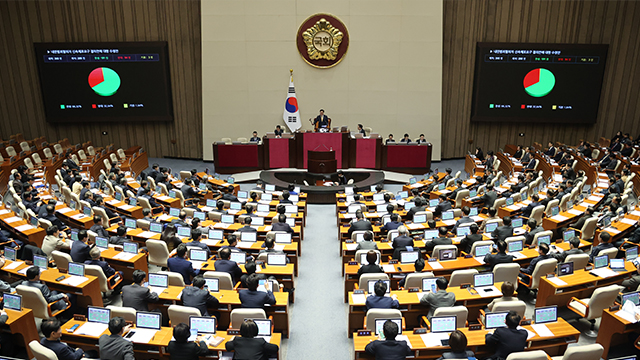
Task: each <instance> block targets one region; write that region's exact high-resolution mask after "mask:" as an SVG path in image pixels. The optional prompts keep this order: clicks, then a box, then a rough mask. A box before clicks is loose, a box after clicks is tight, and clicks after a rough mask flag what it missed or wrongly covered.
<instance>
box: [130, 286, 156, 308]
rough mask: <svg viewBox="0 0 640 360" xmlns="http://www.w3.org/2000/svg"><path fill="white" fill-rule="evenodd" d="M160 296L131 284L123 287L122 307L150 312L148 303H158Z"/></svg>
mask: <svg viewBox="0 0 640 360" xmlns="http://www.w3.org/2000/svg"><path fill="white" fill-rule="evenodd" d="M157 301H158V295H157V294H156V293H152V292H151V290H149V289H148V288H146V287H142V286H140V285H138V284H135V283H134V284H131V285H127V286H123V287H122V306H124V307H132V308H134V309H136V310H137V311H149V306H148V305H147V303H150V302H157Z"/></svg>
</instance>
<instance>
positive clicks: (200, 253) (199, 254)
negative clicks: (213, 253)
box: [189, 249, 207, 261]
mask: <svg viewBox="0 0 640 360" xmlns="http://www.w3.org/2000/svg"><path fill="white" fill-rule="evenodd" d="M189 259H191V260H194V261H207V251H206V250H196V249H191V250H189Z"/></svg>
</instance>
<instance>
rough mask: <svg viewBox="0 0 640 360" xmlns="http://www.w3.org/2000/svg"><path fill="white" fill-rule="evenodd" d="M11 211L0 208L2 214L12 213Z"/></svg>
mask: <svg viewBox="0 0 640 360" xmlns="http://www.w3.org/2000/svg"><path fill="white" fill-rule="evenodd" d="M10 212H11V211H9V210H7V209H2V210H0V215H7V214H8V213H10Z"/></svg>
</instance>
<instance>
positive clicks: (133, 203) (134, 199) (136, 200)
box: [129, 198, 138, 206]
mask: <svg viewBox="0 0 640 360" xmlns="http://www.w3.org/2000/svg"><path fill="white" fill-rule="evenodd" d="M137 204H138V199H136V198H131V200H129V205H131V206H136V205H137Z"/></svg>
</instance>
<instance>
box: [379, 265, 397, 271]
mask: <svg viewBox="0 0 640 360" xmlns="http://www.w3.org/2000/svg"><path fill="white" fill-rule="evenodd" d="M382 269H383V270H384V272H386V273H387V272H395V271H396V268H394V267H393V265H390V264H387V265H382Z"/></svg>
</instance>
